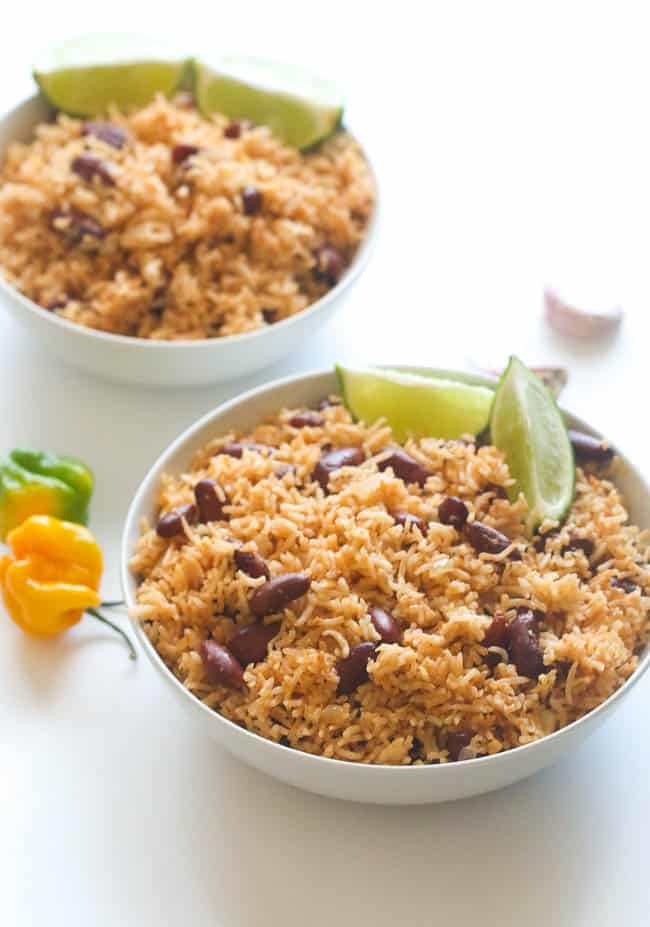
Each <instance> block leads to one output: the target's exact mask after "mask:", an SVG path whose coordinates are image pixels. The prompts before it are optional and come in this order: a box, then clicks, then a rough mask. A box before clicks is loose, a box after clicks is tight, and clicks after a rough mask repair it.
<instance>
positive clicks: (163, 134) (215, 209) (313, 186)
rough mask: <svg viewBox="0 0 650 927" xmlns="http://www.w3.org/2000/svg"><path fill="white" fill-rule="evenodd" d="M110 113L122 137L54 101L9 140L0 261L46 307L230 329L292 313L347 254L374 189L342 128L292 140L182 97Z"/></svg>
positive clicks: (1, 178) (119, 319)
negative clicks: (90, 126)
mask: <svg viewBox="0 0 650 927" xmlns="http://www.w3.org/2000/svg"><path fill="white" fill-rule="evenodd" d="M108 118H109V119H110V125H111V126H112V131H113V133H115V131H116V130H117V132H118V142H119V134H120V133H124V137H125V139H126V141H125V143H124V144H122V146H121V147H117V145H116V144H112V143H111V142H110V141H108V142H107V141H106V140H104V139H103V138H102V137H98V136H97V135H96V134H93V132H92V131H91V132H90V133H88V132H87V124H85V123H83V122H81V121H80V120H78V119H73V118H70V117H68V116H65V115H59V116H58V118H57V120H56V122H54V123H51V124H42V125H39V126H38V127H37V129H36V135H35V138H34V140H33V141H31V142H29V143H27V144H23V143H15V144H12V145H10V146H9V148H8V150H7V152H6V157H5V163H4V165H3V167H2V170H1V171H0V269H1V270H2V272H3V274H4V276H5V277H6V278H7V280H8V281H9V282H10V283H12V284H13V285H14V286H16V287H17V288H18V289H19V290H20V291H21V292H22V293H24V294H25V296H28V297H29V298H30V299H32V300H33V301H34V302H36V303H38V304H40V305H41V306H42V307H43V308H44V309H46V310H49V311H53V312H56V313H57V314H59V315H60V316H62V317H63V318H65V319H69V320H70V321H72V322H77V323H79V324H81V325H86V326H89V327H90V328H96V329H99V330H101V331H106V332H113V333H117V334H121V335H132V336H137V337H140V338H155V339H199V338H212V337H221V336H226V335H236V334H241V333H243V332H249V331H253V330H255V329H258V328H260V327H263V326H266V325H268V324H273V323H274V322H277V321H280V320H282V319H285V318H288V317H289V316H292V315H295V313H297V312H301V311H302V310H303V309H305V308H306V307H307V306H309V305H310V304H311V303H313V302H314V301H316V300H318V299H320V297H322V296H323V295H324V294H325V293H326V292H327V291H328V290H329V289H330V288H331V287H332V286H333V285H334V284H335V283H336V282H337V280H338V279H339V277H340V276H341V274H342V273H343V272H344V271H345V268H346V267H347V265H348V264H349V263H350V261H351V260H352V259H353V257H354V255H355V253H356V251H357V249H358V247H359V245H360V243H361V241H362V239H363V236H364V233H365V230H366V227H367V223H368V220H369V217H370V215H371V212H372V208H373V204H374V198H375V192H374V186H373V181H372V177H371V172H370V169H369V167H368V164H367V162H366V160H365V158H364V156H363V153H362V152H361V150H360V148H359V146H358V145H357V143H356V142H355V141H354V140H353V139H352V138H351V137H350V135H348V134H347V132H345V131H340V132H338V133H337V134H336V135H335V136H334V137H332V138H331V139H330V140H328V141H326V142H324V143H323V144H322V145H320V146H319V147H318V148H317V149H315V150H314V151H312V152H311V153H307V154H301V153H300V152H298V151H296V150H294V149H292V148H289V147H287V146H285V145H283V144H281V143H280V142H279V141H278V140H276V139H275V138H274V137H273V135H272V134H271V132H270V130H269V129H268V128H265V127H263V126H259V127H252V126H249V125H246V124H241V125H240V124H237V128H236V130H235V133H233V132H231V131H230V129H228V126H229V122H228V120H227V119H226V118H225V117H223V116H220V115H215V116H214V117H212V118H210V119H205V118H203V117H202V116H200V115H199V114H198V112H197V111H196V110H195V109H194V108H193V106H192V105H191V104H189V103H188V102H187V101H186V100H184V99H182V98H180V97H179V98H178V99H177V100H176V101H169V100H167V99H165V98H164V97H162V96H161V97H158V98H157V99H156V100H155V101H154V102H152V103H151V104H149V105H148V106H146V107H144V108H143V109H140V110H139V111H136V112H133V113H131V114H130V115H125V114H123V113H120V112H119V111H117V110H113V111H112V112H111V113H110V114H109V117H108ZM102 125H106V123H102ZM84 131H86V134H84ZM237 131H238V132H239V135H238V137H229V136H230V135H232V134H236V132H237ZM101 134H102V133H101V132H100V135H101ZM103 134H104V135H106V132H105V131H104V132H103ZM109 138H110V136H109ZM181 146H190V147H189V148H183V147H181ZM192 148H194V149H196V150H195V151H192V150H191V149H192ZM188 151H189V152H190V153H189V154H188V153H187V152H188ZM89 157H91V158H92V157H94V158H95V159H96V160H95V162H92V160H91V161H89V160H88V158H89ZM79 158H81V159H82V160H81V162H80V161H79ZM84 159H85V161H84ZM97 162H99V165H98V163H97ZM248 188H251V189H252V190H253V191H254V192H253V194H251V192H250V189H248ZM247 197H248V199H247ZM260 197H261V199H260ZM332 255H333V257H332Z"/></svg>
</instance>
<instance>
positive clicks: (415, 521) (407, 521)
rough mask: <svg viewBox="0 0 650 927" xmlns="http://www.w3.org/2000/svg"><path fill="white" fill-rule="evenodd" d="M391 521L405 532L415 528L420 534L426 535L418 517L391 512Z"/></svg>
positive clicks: (425, 530)
mask: <svg viewBox="0 0 650 927" xmlns="http://www.w3.org/2000/svg"><path fill="white" fill-rule="evenodd" d="M391 515H392V517H393V521H394V522H395V524H397V525H402V527H404V528H406V530H407V531H408V530H410V529H411V528H417V529H418V530H419V531H420V533H421V534H423V535H424V534H426V533H427V526H426V525H425V523H424V522H423V520H422V519H421V518H420V517H419V515H411V513H410V512H391Z"/></svg>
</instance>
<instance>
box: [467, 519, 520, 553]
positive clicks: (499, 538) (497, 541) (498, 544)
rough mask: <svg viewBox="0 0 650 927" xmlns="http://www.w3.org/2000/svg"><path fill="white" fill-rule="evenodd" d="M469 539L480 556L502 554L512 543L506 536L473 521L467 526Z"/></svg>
mask: <svg viewBox="0 0 650 927" xmlns="http://www.w3.org/2000/svg"><path fill="white" fill-rule="evenodd" d="M467 539H468V540H469V542H470V544H471V545H472V547H473V548H474V550H476V551H477V553H479V554H500V553H501V551H502V550H505V549H506V547H509V546H510V544H511V543H512V542H511V540H510V538H508V537H506V536H505V534H501V532H500V531H497V530H496V528H490V526H489V525H484V524H483V522H482V521H473V522H472V523H471V524H469V525H468V526H467Z"/></svg>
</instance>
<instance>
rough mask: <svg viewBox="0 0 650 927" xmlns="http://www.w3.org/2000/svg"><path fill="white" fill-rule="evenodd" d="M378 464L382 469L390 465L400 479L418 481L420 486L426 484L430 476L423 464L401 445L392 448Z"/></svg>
mask: <svg viewBox="0 0 650 927" xmlns="http://www.w3.org/2000/svg"><path fill="white" fill-rule="evenodd" d="M377 466H378V467H379V469H380V470H386V469H387V468H388V467H390V468H391V469H392V471H393V473H394V474H395V476H396V477H398V478H399V479H400V480H403V481H404V482H405V483H417V484H418V485H419V486H424V484H425V483H426V481H427V477H428V476H429V473H428V471H427V470H425V468H424V467H423V466H422V464H421V463H420V462H419V461H418V460H416V459H415V457H411V455H410V454H407V453H406V451H405V450H404V449H403V448H401V447H395V448H392V451H391V453H390V455H389V456H388V457H385V458H384V459H383V460H382V461H381V462H380V463H379V464H378V465H377Z"/></svg>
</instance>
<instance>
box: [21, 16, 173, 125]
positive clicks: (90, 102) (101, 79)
mask: <svg viewBox="0 0 650 927" xmlns="http://www.w3.org/2000/svg"><path fill="white" fill-rule="evenodd" d="M189 66H190V65H189V61H188V59H187V58H184V57H182V56H179V55H178V52H177V50H176V49H175V48H174V49H172V48H171V47H170V46H169V45H167V44H166V43H160V42H152V41H151V40H150V39H146V38H142V37H140V36H136V35H128V34H124V35H122V34H119V33H97V34H91V35H84V36H79V37H78V38H76V39H71V40H70V41H68V42H65V43H63V44H62V45H59V46H58V47H56V48H53V49H50V51H48V52H46V53H45V54H43V55H41V57H40V58H39V60H38V61H37V62H36V64H35V66H34V78H35V80H36V83H37V84H38V86H39V88H40V90H41V92H42V94H43V96H44V97H46V99H47V100H48V102H49V103H51V104H52V105H53V106H55V107H56V108H57V109H61V110H63V111H64V112H66V113H70V114H71V115H74V116H97V115H99V114H101V113H103V112H105V111H106V109H107V108H108V106H109V105H110V104H111V103H113V104H115V105H116V106H119V107H123V108H124V107H136V106H144V105H145V104H146V103H149V102H150V100H152V99H153V98H154V96H155V95H156V94H157V93H164V94H166V95H167V96H171V95H172V94H173V93H174V91H176V90H177V89H178V88H179V87H180V86H181V84H182V83H183V81H184V78H185V75H186V73H187V72H188V70H189Z"/></svg>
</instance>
